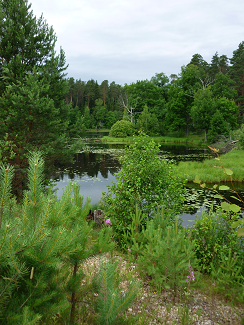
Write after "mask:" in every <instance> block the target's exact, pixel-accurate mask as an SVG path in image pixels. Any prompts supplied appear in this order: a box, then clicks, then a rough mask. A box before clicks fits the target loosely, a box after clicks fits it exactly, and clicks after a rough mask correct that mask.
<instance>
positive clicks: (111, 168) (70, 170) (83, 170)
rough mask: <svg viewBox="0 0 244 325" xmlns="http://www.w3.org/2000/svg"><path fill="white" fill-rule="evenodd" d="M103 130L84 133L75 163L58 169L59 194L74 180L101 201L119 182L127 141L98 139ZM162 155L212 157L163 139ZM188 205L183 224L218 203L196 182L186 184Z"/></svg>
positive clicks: (82, 190) (177, 158) (206, 151)
mask: <svg viewBox="0 0 244 325" xmlns="http://www.w3.org/2000/svg"><path fill="white" fill-rule="evenodd" d="M103 135H104V133H103V134H101V133H99V132H97V133H89V134H87V135H86V137H84V147H83V148H81V150H80V152H79V153H77V154H76V156H75V161H74V163H73V164H67V165H65V166H64V167H63V168H62V169H61V170H59V171H58V172H57V173H56V174H55V176H54V177H53V180H54V181H55V189H56V191H57V196H58V197H61V195H62V192H63V187H64V186H65V185H67V184H68V183H69V181H70V180H71V181H74V182H76V183H79V184H80V193H81V194H82V195H83V197H84V199H85V200H86V198H87V197H89V198H91V203H92V204H95V203H98V201H99V199H100V198H101V195H102V192H106V190H107V185H110V184H111V182H116V178H115V175H116V173H117V172H118V171H119V170H120V168H121V166H120V163H119V161H118V157H119V156H120V155H122V153H123V149H124V148H125V144H104V143H101V142H100V141H99V137H101V136H103ZM160 151H161V154H162V156H164V157H166V158H168V159H173V160H175V161H176V162H177V161H181V160H199V161H201V160H203V159H206V158H210V157H211V155H210V151H209V149H208V148H207V149H206V148H203V147H195V146H192V145H187V146H185V145H181V144H173V143H171V144H169V143H162V144H161V147H160ZM238 191H241V192H243V194H244V186H243V184H238ZM186 199H187V201H186V205H188V206H189V213H184V214H183V215H182V216H181V218H182V220H183V223H182V225H184V226H187V225H191V224H192V223H191V222H189V220H194V218H195V216H196V214H197V211H198V210H199V211H200V212H201V211H203V209H204V207H205V206H206V207H209V206H210V205H211V204H212V202H214V203H219V200H217V199H214V198H213V193H212V192H210V191H208V190H205V189H202V188H200V187H199V185H197V184H187V197H186Z"/></svg>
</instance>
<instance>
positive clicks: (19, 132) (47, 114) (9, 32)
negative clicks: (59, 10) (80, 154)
mask: <svg viewBox="0 0 244 325" xmlns="http://www.w3.org/2000/svg"><path fill="white" fill-rule="evenodd" d="M55 42H56V36H55V34H54V31H53V28H52V27H51V28H49V27H48V25H47V23H46V22H45V20H44V19H43V17H40V18H39V19H37V18H36V17H35V16H34V15H33V12H32V11H31V10H30V5H28V3H27V2H26V1H24V0H13V1H8V0H3V1H1V2H0V57H1V61H0V137H2V138H3V137H4V136H5V137H7V139H6V141H8V142H10V143H12V146H13V151H14V154H15V155H14V157H13V156H11V155H9V152H8V151H3V153H2V155H3V157H2V158H3V159H5V160H6V161H7V162H9V163H10V164H11V165H13V166H15V167H16V168H15V171H16V176H15V180H16V179H17V180H18V181H17V183H16V184H18V185H19V187H20V189H21V186H22V182H23V179H24V176H23V170H24V169H25V168H26V167H27V155H28V152H29V151H30V150H33V149H34V148H41V150H42V151H43V152H44V153H45V154H46V155H47V157H48V161H47V164H48V165H52V164H53V162H54V161H55V160H56V159H57V158H59V159H61V160H67V159H71V157H72V155H71V154H70V152H69V150H68V149H67V146H66V144H67V141H68V134H67V129H68V114H69V106H67V105H66V104H65V102H64V94H65V92H66V81H65V79H64V74H63V72H64V70H65V69H66V65H65V55H64V52H63V50H62V49H61V51H60V54H59V55H56V53H55V51H54V47H55Z"/></svg>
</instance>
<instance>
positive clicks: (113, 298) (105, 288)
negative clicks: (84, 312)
mask: <svg viewBox="0 0 244 325" xmlns="http://www.w3.org/2000/svg"><path fill="white" fill-rule="evenodd" d="M95 281H96V282H97V284H96V285H97V287H98V298H97V309H98V312H99V317H98V324H99V325H100V324H101V325H109V324H115V323H116V319H117V317H118V315H119V313H122V312H123V311H125V310H126V309H127V308H128V306H129V305H130V304H131V303H132V302H133V300H134V299H135V297H136V294H137V291H138V289H139V282H138V281H137V282H135V281H131V282H130V284H129V287H128V289H127V290H126V292H124V290H123V291H121V290H122V288H120V286H119V285H120V282H121V277H120V270H119V268H118V262H116V263H111V262H108V261H103V262H102V264H101V265H100V270H99V272H98V275H97V279H96V280H95Z"/></svg>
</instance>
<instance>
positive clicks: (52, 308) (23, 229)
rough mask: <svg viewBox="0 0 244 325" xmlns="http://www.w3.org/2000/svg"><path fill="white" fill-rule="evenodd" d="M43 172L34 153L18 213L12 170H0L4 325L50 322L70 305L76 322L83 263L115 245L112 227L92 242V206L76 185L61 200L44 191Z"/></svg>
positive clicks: (0, 294) (0, 308)
mask: <svg viewBox="0 0 244 325" xmlns="http://www.w3.org/2000/svg"><path fill="white" fill-rule="evenodd" d="M43 168H44V161H43V158H42V155H41V154H40V153H38V152H36V153H33V154H32V155H31V156H30V158H29V169H28V190H27V191H25V193H24V199H23V202H22V204H21V205H19V208H18V209H16V208H15V205H16V203H15V200H14V198H12V197H11V179H12V177H13V168H12V167H8V166H7V167H3V166H1V171H0V172H1V174H0V195H1V197H0V202H1V207H0V213H1V214H0V215H1V223H0V238H1V239H0V273H1V279H0V297H1V299H0V319H1V321H2V322H3V321H4V322H5V323H6V324H23V322H24V324H26V322H27V321H28V322H29V323H30V322H33V324H34V323H35V322H37V320H39V319H42V320H43V321H44V322H46V323H50V320H51V318H52V316H53V315H55V314H57V313H59V314H60V313H62V312H63V311H64V310H67V309H69V306H70V303H71V307H70V317H69V324H74V322H75V305H76V300H77V298H76V293H77V291H78V290H80V281H81V280H82V279H83V278H84V273H83V271H82V269H80V265H81V263H82V262H83V261H84V260H86V259H87V258H88V257H90V256H93V255H94V254H96V253H103V252H105V251H107V250H109V249H111V248H112V247H113V246H114V245H113V244H112V243H110V238H111V229H110V228H104V229H103V230H102V231H101V232H100V234H99V236H98V237H97V240H95V241H93V242H91V240H90V237H91V232H92V226H91V225H88V223H87V221H86V216H87V214H88V211H89V209H90V203H89V200H88V201H87V202H86V203H85V204H84V205H83V198H82V196H80V194H79V186H78V185H73V184H71V183H70V184H69V186H68V187H66V189H65V192H64V193H63V196H62V198H61V200H57V198H56V197H55V196H54V195H53V194H47V193H44V192H43V190H42V189H43V177H44V176H43ZM71 272H72V273H71Z"/></svg>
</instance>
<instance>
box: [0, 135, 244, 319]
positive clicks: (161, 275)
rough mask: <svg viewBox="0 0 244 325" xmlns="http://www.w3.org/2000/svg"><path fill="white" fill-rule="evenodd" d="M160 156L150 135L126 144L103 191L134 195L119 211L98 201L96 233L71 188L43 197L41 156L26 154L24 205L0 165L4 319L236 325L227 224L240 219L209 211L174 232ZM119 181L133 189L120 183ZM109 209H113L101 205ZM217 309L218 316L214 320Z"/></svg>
mask: <svg viewBox="0 0 244 325" xmlns="http://www.w3.org/2000/svg"><path fill="white" fill-rule="evenodd" d="M139 152H141V153H142V154H141V155H139ZM157 152H158V146H157V145H156V144H155V143H154V142H151V141H149V139H148V138H147V137H139V138H138V139H137V140H136V141H135V143H134V144H133V145H132V146H131V147H130V148H128V150H127V153H126V155H127V156H126V159H124V160H123V164H124V167H125V171H124V173H125V174H121V175H119V176H118V185H117V187H116V186H115V187H113V186H112V187H111V188H110V192H109V193H110V194H111V195H112V194H114V195H115V196H116V195H117V199H116V200H117V202H119V200H123V195H125V196H126V195H127V194H126V193H127V191H128V196H127V198H128V199H129V197H130V193H131V192H130V186H132V185H133V184H132V183H133V180H134V181H136V182H137V183H136V184H137V185H138V186H137V189H138V192H136V193H137V195H136V196H135V197H133V200H128V202H127V204H126V201H124V203H123V202H122V203H123V204H122V205H118V207H116V205H115V204H113V196H110V198H109V199H108V198H106V195H105V196H104V203H105V204H104V210H105V212H106V213H107V214H106V217H105V219H106V221H105V222H104V225H103V226H102V227H101V228H95V224H93V221H87V214H88V212H89V209H90V208H91V205H90V203H89V200H88V201H87V202H85V204H83V199H82V197H81V196H80V194H79V187H78V186H77V185H75V184H70V185H69V186H68V187H66V189H65V191H64V194H63V196H62V198H61V200H57V198H56V196H55V195H53V194H52V193H51V192H50V191H47V190H45V191H44V188H43V164H44V161H43V158H42V156H41V154H40V153H33V154H32V155H31V157H30V158H29V170H28V190H27V191H26V192H25V193H24V198H23V202H22V203H17V202H16V199H15V198H14V197H13V196H12V194H11V179H12V177H13V169H12V168H11V167H9V166H2V167H1V179H0V200H1V201H0V203H1V206H0V238H1V241H0V270H1V275H2V277H1V280H0V307H1V308H0V319H1V321H2V322H5V323H6V324H13V323H14V324H94V325H95V324H115V323H116V324H154V323H155V322H160V323H162V324H163V323H165V324H196V323H197V322H199V321H205V320H207V321H213V320H214V321H215V320H216V321H218V323H219V324H225V323H226V322H230V321H233V320H234V322H235V324H242V323H243V320H244V310H243V308H242V307H241V304H243V302H244V268H243V260H244V241H243V237H241V236H239V237H238V236H237V231H236V227H233V223H234V224H236V222H237V221H238V219H239V217H238V215H237V214H233V213H232V212H231V211H230V212H228V213H227V212H223V211H217V212H213V211H209V213H208V214H206V215H205V216H204V217H203V218H201V219H197V220H196V221H195V223H194V225H193V227H192V228H191V229H190V230H187V229H185V228H184V227H181V222H180V220H179V219H178V218H177V214H178V211H179V208H180V205H182V199H183V194H184V193H183V190H182V182H181V181H180V179H178V177H176V175H175V171H174V166H172V165H171V164H168V163H166V162H165V161H161V160H160V158H157V159H156V155H157ZM135 153H138V155H137V154H135ZM148 157H151V162H150V160H149V162H148V160H147V158H148ZM144 160H145V161H144ZM146 162H148V163H147V164H146ZM140 169H141V170H142V171H143V173H142V175H141V176H140V180H139V179H138V177H137V171H139V170H140ZM155 173H156V174H157V173H158V175H159V174H160V175H161V176H160V177H162V175H163V179H164V182H165V183H162V184H161V185H162V188H161V187H160V188H161V191H157V188H155V189H154V192H153V191H152V189H151V186H154V185H155V184H154V183H153V181H154V179H155V175H154V174H155ZM125 175H126V176H127V177H128V178H129V179H130V182H132V183H130V182H127V183H126V182H125V183H124V184H123V180H124V176H125ZM150 177H151V178H150ZM136 184H134V185H135V186H136ZM134 185H133V186H134ZM145 189H146V190H145ZM169 189H170V191H169ZM120 190H121V191H122V192H123V195H122V194H121V193H120ZM152 193H153V194H152ZM148 194H150V195H152V196H151V197H150V196H147V195H148ZM120 195H122V196H121V197H120ZM108 197H109V194H108ZM153 197H154V198H156V199H157V200H156V201H157V205H155V203H154V200H153ZM150 198H151V199H150ZM148 200H149V201H148ZM150 200H151V201H150ZM110 201H111V202H110ZM146 201H148V202H151V205H149V203H148V204H146ZM110 203H111V205H112V207H113V208H111V209H108V205H109V204H110ZM114 203H115V202H114ZM137 203H138V204H137ZM117 208H120V209H121V211H120V212H118V211H117ZM118 213H119V215H120V216H121V217H120V218H118ZM128 215H129V216H130V217H129V219H127V216H128ZM120 220H122V221H123V223H121V222H120ZM238 222H239V221H238ZM238 225H239V223H238ZM226 304H227V307H226ZM216 310H218V312H221V316H218V317H217V318H216V315H215V311H216ZM223 310H228V314H227V313H225V312H223Z"/></svg>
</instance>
